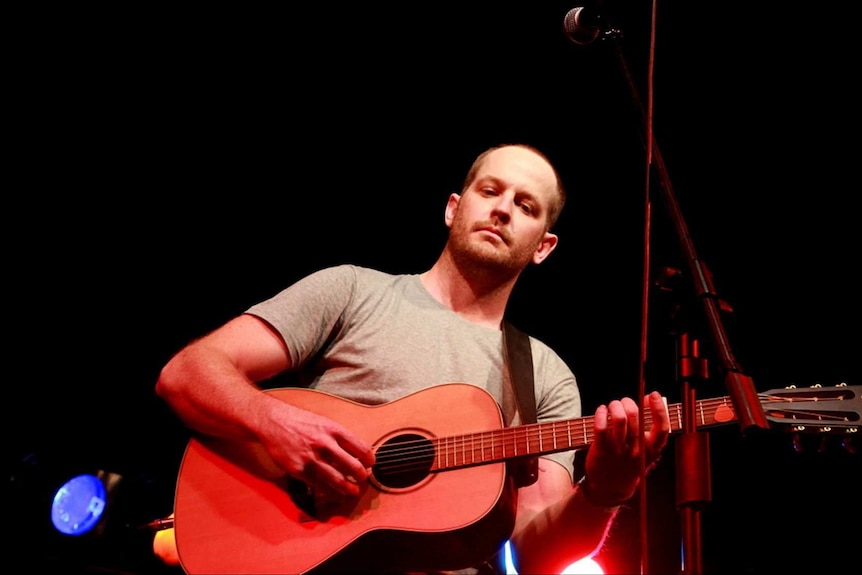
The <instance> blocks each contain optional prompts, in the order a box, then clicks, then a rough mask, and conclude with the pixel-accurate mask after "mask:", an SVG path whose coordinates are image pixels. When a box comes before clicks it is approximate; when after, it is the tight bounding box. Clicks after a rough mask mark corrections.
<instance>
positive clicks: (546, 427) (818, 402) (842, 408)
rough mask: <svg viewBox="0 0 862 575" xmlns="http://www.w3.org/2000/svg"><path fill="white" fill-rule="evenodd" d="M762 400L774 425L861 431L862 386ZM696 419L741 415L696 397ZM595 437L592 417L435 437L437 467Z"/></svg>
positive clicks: (674, 410) (710, 421) (671, 409)
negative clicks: (697, 399)
mask: <svg viewBox="0 0 862 575" xmlns="http://www.w3.org/2000/svg"><path fill="white" fill-rule="evenodd" d="M759 399H760V402H761V405H762V407H763V409H764V412H765V414H766V418H767V419H768V420H769V421H770V422H771V423H772V424H774V425H779V426H784V427H790V428H791V429H792V430H793V431H795V432H827V433H856V432H857V431H858V429H859V422H860V418H862V388H860V386H847V385H843V384H842V385H838V386H835V387H829V388H825V387H820V386H814V387H808V388H793V387H790V388H784V389H772V390H769V391H766V392H763V393H760V394H759ZM668 413H669V415H670V424H671V432H679V431H682V429H683V426H684V425H685V424H684V418H683V406H682V404H680V403H675V404H670V405H668ZM690 417H692V418H694V421H695V423H696V427H697V428H706V427H714V426H718V425H726V424H729V423H732V422H734V421H736V419H737V417H736V413H735V412H734V409H733V404H732V403H731V399H730V397H728V396H725V397H716V398H711V399H702V400H699V401H696V402H695V405H694V409H693V411H692V413H691V414H690ZM651 420H652V417H651V413H650V412H649V411H646V412H645V413H644V423H645V425H646V426H647V428H648V427H649V425H650V424H651ZM594 438H595V431H594V429H593V417H592V416H590V417H580V418H577V419H570V420H565V421H551V422H546V423H533V424H528V425H521V426H515V427H505V428H502V429H497V430H493V431H483V432H478V433H466V434H462V435H456V436H450V437H440V438H435V439H433V440H432V444H433V449H432V451H431V453H433V458H434V463H433V465H432V468H431V471H443V470H446V469H454V468H459V467H469V466H473V465H483V464H486V463H496V462H501V461H505V460H510V459H517V458H522V457H529V456H537V455H543V454H548V453H556V452H560V451H569V450H577V449H582V448H585V447H587V446H589V445H590V444H591V443H592V442H593V440H594Z"/></svg>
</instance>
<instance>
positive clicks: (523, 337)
mask: <svg viewBox="0 0 862 575" xmlns="http://www.w3.org/2000/svg"><path fill="white" fill-rule="evenodd" d="M503 347H504V348H505V350H506V358H507V360H508V364H509V376H510V377H511V379H512V387H514V388H515V398H516V399H517V401H518V413H520V415H521V423H522V424H527V423H535V422H536V393H535V391H534V389H533V353H532V350H531V349H530V337H529V336H528V335H527V334H525V333H524V332H522V331H521V330H519V329H518V328H516V327H515V326H513V325H512V324H511V323H509V322H508V321H505V320H504V321H503ZM514 463H516V464H518V465H511V466H510V470H511V471H512V472H513V474H514V476H515V482H516V484H517V485H518V487H523V486H525V485H530V484H532V483H534V482H535V481H536V479H538V478H539V459H538V457H530V458H527V459H525V460H524V461H515V462H514ZM520 464H523V465H520Z"/></svg>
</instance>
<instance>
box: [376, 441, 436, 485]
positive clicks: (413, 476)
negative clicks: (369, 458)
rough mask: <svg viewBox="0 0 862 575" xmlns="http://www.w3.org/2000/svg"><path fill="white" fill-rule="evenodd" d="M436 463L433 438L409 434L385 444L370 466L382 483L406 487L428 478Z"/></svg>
mask: <svg viewBox="0 0 862 575" xmlns="http://www.w3.org/2000/svg"><path fill="white" fill-rule="evenodd" d="M433 464H434V446H433V445H432V444H431V441H430V440H428V439H427V438H425V437H422V436H421V435H417V434H414V433H409V434H404V435H397V436H395V437H393V438H392V439H389V440H388V441H386V442H384V443H382V444H381V445H380V447H379V448H378V449H377V452H376V461H375V463H374V466H373V467H372V468H371V469H372V472H373V473H374V477H375V479H377V481H378V482H379V483H380V484H381V485H384V486H387V487H395V488H403V487H409V486H411V485H415V484H416V483H419V482H420V481H422V480H423V479H425V478H426V477H427V476H428V473H429V472H430V470H431V466H432V465H433Z"/></svg>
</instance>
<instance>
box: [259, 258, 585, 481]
mask: <svg viewBox="0 0 862 575" xmlns="http://www.w3.org/2000/svg"><path fill="white" fill-rule="evenodd" d="M247 313H249V314H252V315H255V316H257V317H259V318H261V319H263V320H264V321H266V322H268V323H269V324H270V325H272V326H273V327H274V328H275V329H276V330H277V331H278V333H280V334H281V336H282V338H283V339H284V342H285V344H286V345H287V349H288V351H289V352H290V357H291V359H292V361H293V363H294V365H295V366H297V367H298V368H300V373H299V381H300V383H301V385H304V386H307V387H309V388H311V389H316V390H319V391H324V392H327V393H331V394H334V395H337V396H339V397H343V398H346V399H350V400H352V401H356V402H358V403H362V404H368V405H378V404H381V403H386V402H389V401H392V400H394V399H397V398H399V397H402V396H405V395H407V394H410V393H414V392H417V391H420V390H423V389H426V388H429V387H432V386H436V385H439V384H443V383H469V384H472V385H476V386H478V387H481V388H483V389H485V390H487V391H488V392H489V393H490V394H491V395H492V396H494V398H495V399H496V400H497V402H498V404H499V405H500V408H501V410H502V412H503V420H504V423H505V424H506V425H514V424H517V423H518V416H517V409H516V403H515V400H514V395H513V392H512V386H511V383H510V381H509V374H508V371H507V370H506V369H505V362H504V357H503V332H502V330H496V329H491V328H488V327H485V326H482V325H478V324H476V323H474V322H471V321H469V320H467V319H464V318H463V317H461V316H460V315H458V314H456V313H454V312H453V311H452V310H450V309H449V308H447V307H445V306H444V305H442V304H441V303H440V302H438V301H437V300H435V299H434V298H433V297H432V296H431V294H429V293H428V291H427V290H426V289H425V287H424V286H423V285H422V282H421V281H420V279H419V276H418V275H416V274H400V275H399V274H388V273H385V272H381V271H378V270H373V269H369V268H364V267H359V266H354V265H339V266H334V267H330V268H325V269H322V270H319V271H317V272H315V273H312V274H311V275H309V276H306V277H305V278H303V279H301V280H299V281H298V282H296V283H294V284H292V285H291V286H289V287H287V288H285V289H284V290H282V291H281V292H280V293H278V294H276V295H275V296H273V297H272V298H270V299H268V300H265V301H262V302H260V303H257V304H255V305H253V306H251V307H250V308H249V309H248V310H247ZM530 349H531V351H532V356H533V371H534V387H535V394H536V418H537V421H539V422H540V423H541V422H545V421H555V420H565V419H575V418H578V417H580V416H581V401H580V392H579V390H578V386H577V382H576V380H575V376H574V374H573V373H572V371H571V370H570V369H569V367H568V366H567V365H566V364H565V363H564V362H563V360H562V359H561V358H560V357H559V356H558V355H557V354H556V353H555V352H554V351H553V350H552V349H551V348H550V347H548V346H547V345H545V344H544V343H542V342H541V341H539V340H537V339H536V338H534V337H530ZM547 457H549V458H551V459H553V460H555V461H557V462H558V463H560V464H561V465H563V466H564V467H565V468H566V469H567V470H568V471H569V473H570V474H571V473H572V463H573V460H574V453H573V452H572V451H565V452H562V453H555V454H549V455H547Z"/></svg>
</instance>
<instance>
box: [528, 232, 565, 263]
mask: <svg viewBox="0 0 862 575" xmlns="http://www.w3.org/2000/svg"><path fill="white" fill-rule="evenodd" d="M558 241H559V239H558V238H557V234H552V233H551V232H545V235H544V236H543V237H542V239H541V241H540V242H539V245H538V247H537V248H536V251H535V252H534V253H533V263H534V264H540V263H542V262H543V261H545V258H547V257H548V256H549V255H551V252H552V251H554V248H556V247H557V242H558Z"/></svg>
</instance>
